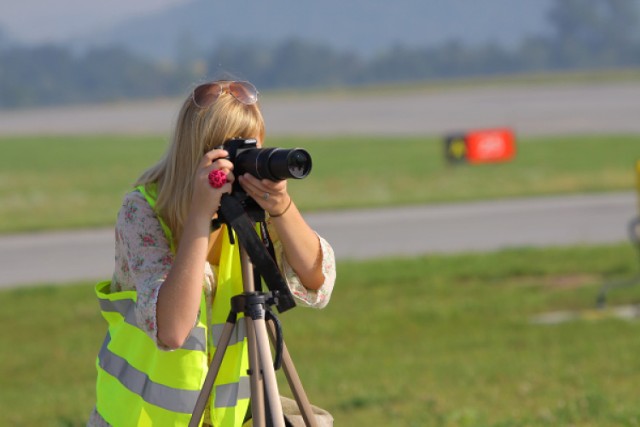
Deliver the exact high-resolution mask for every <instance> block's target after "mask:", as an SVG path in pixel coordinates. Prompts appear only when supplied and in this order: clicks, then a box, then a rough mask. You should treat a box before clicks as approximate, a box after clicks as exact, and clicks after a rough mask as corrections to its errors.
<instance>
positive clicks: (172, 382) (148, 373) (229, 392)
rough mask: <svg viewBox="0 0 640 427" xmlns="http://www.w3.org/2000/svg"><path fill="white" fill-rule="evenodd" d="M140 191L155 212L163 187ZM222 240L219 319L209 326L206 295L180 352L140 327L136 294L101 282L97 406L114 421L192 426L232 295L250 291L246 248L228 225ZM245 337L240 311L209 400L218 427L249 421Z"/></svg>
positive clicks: (215, 316) (214, 312)
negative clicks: (243, 260)
mask: <svg viewBox="0 0 640 427" xmlns="http://www.w3.org/2000/svg"><path fill="white" fill-rule="evenodd" d="M137 189H138V191H140V192H141V193H142V194H143V195H144V196H145V198H146V199H147V201H148V203H149V204H150V205H151V207H152V208H154V210H155V200H156V189H155V186H147V187H146V188H145V187H143V186H140V187H137ZM158 220H159V221H160V224H161V225H162V228H163V230H164V232H165V234H166V236H167V239H168V241H169V242H170V244H171V250H172V251H175V246H174V242H173V238H172V234H171V231H170V230H169V228H168V227H167V226H166V224H165V223H164V221H162V219H161V218H160V217H159V216H158ZM220 237H221V238H222V239H223V242H222V251H221V255H220V266H219V267H218V268H217V269H216V270H217V271H216V277H217V287H216V292H215V295H214V299H213V307H212V308H211V313H212V319H211V323H212V324H211V325H208V324H207V307H206V299H205V297H204V292H203V295H202V299H201V303H200V315H199V319H198V322H197V324H196V326H195V327H194V328H193V330H192V331H191V333H190V335H189V337H188V338H187V340H186V341H185V343H184V344H183V346H182V347H181V348H179V349H177V350H174V351H163V350H160V349H158V348H157V346H156V344H155V343H154V342H153V340H152V339H151V338H150V337H149V336H148V335H147V334H146V333H145V332H144V331H143V330H142V329H140V328H139V327H138V325H137V322H136V315H135V304H136V300H137V294H136V292H135V291H120V292H111V283H110V282H109V281H105V282H101V283H98V284H97V285H96V289H95V290H96V295H97V296H98V300H99V303H100V309H101V313H102V316H103V317H104V318H105V320H106V321H107V323H108V331H107V334H106V338H105V340H104V343H103V345H102V348H101V350H100V352H99V354H98V358H97V360H96V367H97V370H98V379H97V386H96V399H97V400H96V408H97V411H98V413H99V414H100V415H101V416H102V417H103V418H104V419H105V420H106V421H107V422H108V423H109V424H111V425H112V426H114V427H120V426H154V427H156V426H186V425H188V423H189V420H190V419H191V414H192V412H193V410H194V407H195V403H196V400H197V398H198V395H199V394H200V390H201V388H202V385H203V383H204V379H205V376H206V374H207V370H208V364H209V360H210V358H211V357H212V355H213V353H214V352H215V349H216V344H217V342H218V340H219V336H220V334H221V332H222V329H223V327H224V324H225V322H226V320H227V317H228V314H229V311H230V301H231V297H233V296H234V295H238V294H240V293H242V292H243V289H242V272H241V264H240V255H239V249H238V245H232V244H231V243H230V241H229V236H228V232H227V231H226V229H223V230H222V231H221V234H220ZM236 241H237V240H236ZM203 280H204V277H203ZM245 335H246V333H245V327H244V318H243V317H242V313H239V315H238V322H237V324H236V327H235V328H234V333H233V336H232V338H231V341H230V343H229V346H228V347H227V349H226V352H225V356H224V359H223V361H222V364H221V366H220V371H219V373H218V376H217V378H216V381H215V384H214V388H213V390H212V392H211V396H210V400H209V407H210V420H209V423H211V424H212V425H213V426H215V427H237V426H241V425H242V422H243V420H244V418H245V415H246V413H247V408H248V405H249V398H250V383H249V378H248V376H247V369H248V366H249V363H248V352H247V343H246V338H245ZM201 423H202V421H201Z"/></svg>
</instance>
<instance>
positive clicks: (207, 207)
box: [191, 149, 235, 219]
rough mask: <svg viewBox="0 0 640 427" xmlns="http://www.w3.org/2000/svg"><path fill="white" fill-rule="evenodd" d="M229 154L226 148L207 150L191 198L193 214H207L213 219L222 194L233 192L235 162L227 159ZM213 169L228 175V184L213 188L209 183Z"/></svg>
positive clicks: (199, 166) (197, 173)
mask: <svg viewBox="0 0 640 427" xmlns="http://www.w3.org/2000/svg"><path fill="white" fill-rule="evenodd" d="M228 155H229V153H228V152H227V151H226V150H222V149H214V150H211V151H209V152H207V153H206V154H205V155H204V157H203V158H202V160H201V161H200V164H199V165H198V170H197V172H196V176H195V183H194V186H193V198H192V200H191V212H192V213H193V214H195V215H199V214H202V215H206V216H207V218H208V219H211V218H212V217H213V216H214V215H215V213H216V212H217V211H218V208H219V207H220V200H221V199H222V195H223V194H225V193H231V186H232V184H233V181H234V179H235V178H234V176H233V173H232V171H233V163H231V162H230V161H229V160H228V159H226V157H227V156H228ZM213 170H220V171H222V172H224V173H225V174H226V175H227V182H226V184H224V185H223V186H222V187H220V188H213V187H212V186H211V184H210V183H209V173H210V172H211V171H213Z"/></svg>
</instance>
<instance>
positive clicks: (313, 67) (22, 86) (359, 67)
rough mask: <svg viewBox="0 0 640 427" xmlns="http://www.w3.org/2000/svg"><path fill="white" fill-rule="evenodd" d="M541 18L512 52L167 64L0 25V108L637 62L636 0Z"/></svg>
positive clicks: (449, 49) (256, 54)
mask: <svg viewBox="0 0 640 427" xmlns="http://www.w3.org/2000/svg"><path fill="white" fill-rule="evenodd" d="M548 20H549V23H550V24H551V27H552V28H553V33H552V34H551V35H549V36H535V37H530V38H528V39H526V40H524V41H523V42H522V43H521V44H520V45H519V46H518V47H517V48H512V49H507V48H504V47H501V46H499V45H495V44H487V45H483V46H475V47H470V46H465V45H463V44H461V43H459V42H456V41H449V42H446V43H443V44H441V45H439V46H434V47H425V48H409V47H405V46H401V45H398V46H394V47H392V48H389V49H387V50H386V51H383V52H380V53H379V54H378V55H376V56H374V57H372V58H368V59H364V58H362V57H361V56H358V55H357V54H355V53H352V52H340V51H337V50H336V49H333V48H330V47H327V46H325V45H321V44H315V43H311V42H308V41H302V40H295V39H292V40H287V41H284V42H282V43H280V44H278V45H276V46H268V45H264V44H261V43H224V44H221V45H220V46H218V47H216V48H214V49H212V51H211V52H209V53H208V54H206V55H205V56H204V57H202V58H193V57H192V58H191V59H187V58H186V56H185V57H182V58H179V59H180V60H178V61H176V62H175V63H173V64H168V63H160V62H157V61H152V60H150V59H147V58H142V57H140V56H138V55H134V54H132V53H131V52H129V51H127V50H126V49H124V48H121V47H115V46H114V47H103V48H95V49H92V50H90V51H89V52H86V53H84V54H74V53H73V52H72V51H71V50H70V49H67V48H63V47H60V46H55V45H42V46H37V47H24V46H15V45H11V44H10V43H7V42H6V41H5V38H4V37H3V34H2V32H1V31H0V108H12V107H26V106H36V105H53V104H65V103H86V102H103V101H114V100H119V99H132V98H153V97H162V96H173V95H178V94H183V93H184V91H185V90H186V89H187V88H188V87H189V86H190V85H191V84H192V83H193V82H196V81H199V80H202V79H203V78H205V77H211V76H218V75H220V74H221V73H222V72H228V73H230V74H231V75H235V76H238V77H242V78H248V79H250V80H252V81H253V82H254V83H256V85H257V86H259V87H260V88H263V89H267V88H284V87H296V88H300V87H328V86H346V85H360V84H370V83H380V82H400V81H424V80H429V79H435V78H449V77H468V76H489V75H496V74H513V73H526V72H539V71H558V70H572V69H594V68H614V67H631V66H639V65H640V38H639V37H638V36H639V33H638V10H637V1H636V0H600V1H598V2H595V1H588V2H585V1H584V0H556V1H555V2H554V3H553V6H552V7H551V9H550V10H549V12H548Z"/></svg>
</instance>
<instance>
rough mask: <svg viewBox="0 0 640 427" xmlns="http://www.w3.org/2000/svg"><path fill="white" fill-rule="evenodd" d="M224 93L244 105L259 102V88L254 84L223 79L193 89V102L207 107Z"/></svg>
mask: <svg viewBox="0 0 640 427" xmlns="http://www.w3.org/2000/svg"><path fill="white" fill-rule="evenodd" d="M223 93H229V94H231V96H233V97H234V98H235V99H237V100H238V101H240V102H241V103H243V104H244V105H252V104H255V103H256V102H258V90H257V89H256V87H255V86H254V85H252V84H251V83H249V82H244V81H241V82H239V81H230V80H221V81H217V82H210V83H204V84H201V85H200V86H198V87H196V88H195V89H194V90H193V94H192V98H193V103H194V104H195V105H196V106H197V107H200V108H207V107H209V106H210V105H211V104H213V103H214V102H216V99H218V97H219V96H220V95H222V94H223Z"/></svg>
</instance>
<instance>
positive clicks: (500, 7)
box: [73, 0, 551, 58]
mask: <svg viewBox="0 0 640 427" xmlns="http://www.w3.org/2000/svg"><path fill="white" fill-rule="evenodd" d="M550 4H551V0H535V1H532V0H481V1H478V0H440V1H438V0H394V1H381V0H347V1H345V0H322V1H299V0H263V1H255V0H253V1H252V0H233V1H214V0H193V1H191V2H189V3H186V4H183V5H179V6H174V7H171V8H168V9H166V10H164V11H162V12H158V13H155V14H150V15H146V16H142V17H138V18H133V19H130V20H127V21H125V22H122V23H121V24H119V25H117V26H115V27H114V28H112V29H110V30H108V31H102V32H100V33H93V34H86V35H84V36H83V37H81V38H79V39H76V40H74V41H73V44H74V45H75V46H76V47H78V48H86V47H89V46H94V45H104V44H112V43H119V44H122V45H124V46H127V47H129V48H130V49H132V50H133V51H135V52H138V53H143V54H146V55H148V56H150V57H154V58H173V57H175V55H176V52H177V51H178V46H179V45H180V46H182V48H183V49H184V48H187V47H188V48H190V49H195V50H200V51H202V50H205V49H210V48H212V47H213V46H217V45H218V44H219V43H221V42H223V41H225V40H234V41H254V40H259V41H261V42H264V43H277V42H281V41H282V40H284V39H288V38H299V39H303V40H305V41H310V42H318V43H322V44H326V45H328V46H330V47H333V48H337V49H341V50H345V51H353V52H355V53H358V54H362V55H371V54H374V53H375V52H378V51H380V50H383V49H388V48H390V47H392V46H393V45H395V44H403V45H405V46H408V47H415V46H432V45H435V44H439V43H441V42H443V41H445V40H450V39H456V40H459V41H461V42H463V43H465V44H472V45H473V44H481V43H487V42H495V43H497V44H500V45H502V46H507V47H510V46H516V45H517V44H518V43H519V41H521V40H522V38H523V37H525V36H528V35H540V34H546V33H547V32H548V31H549V30H548V26H547V23H546V12H547V10H548V8H549V5H550Z"/></svg>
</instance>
